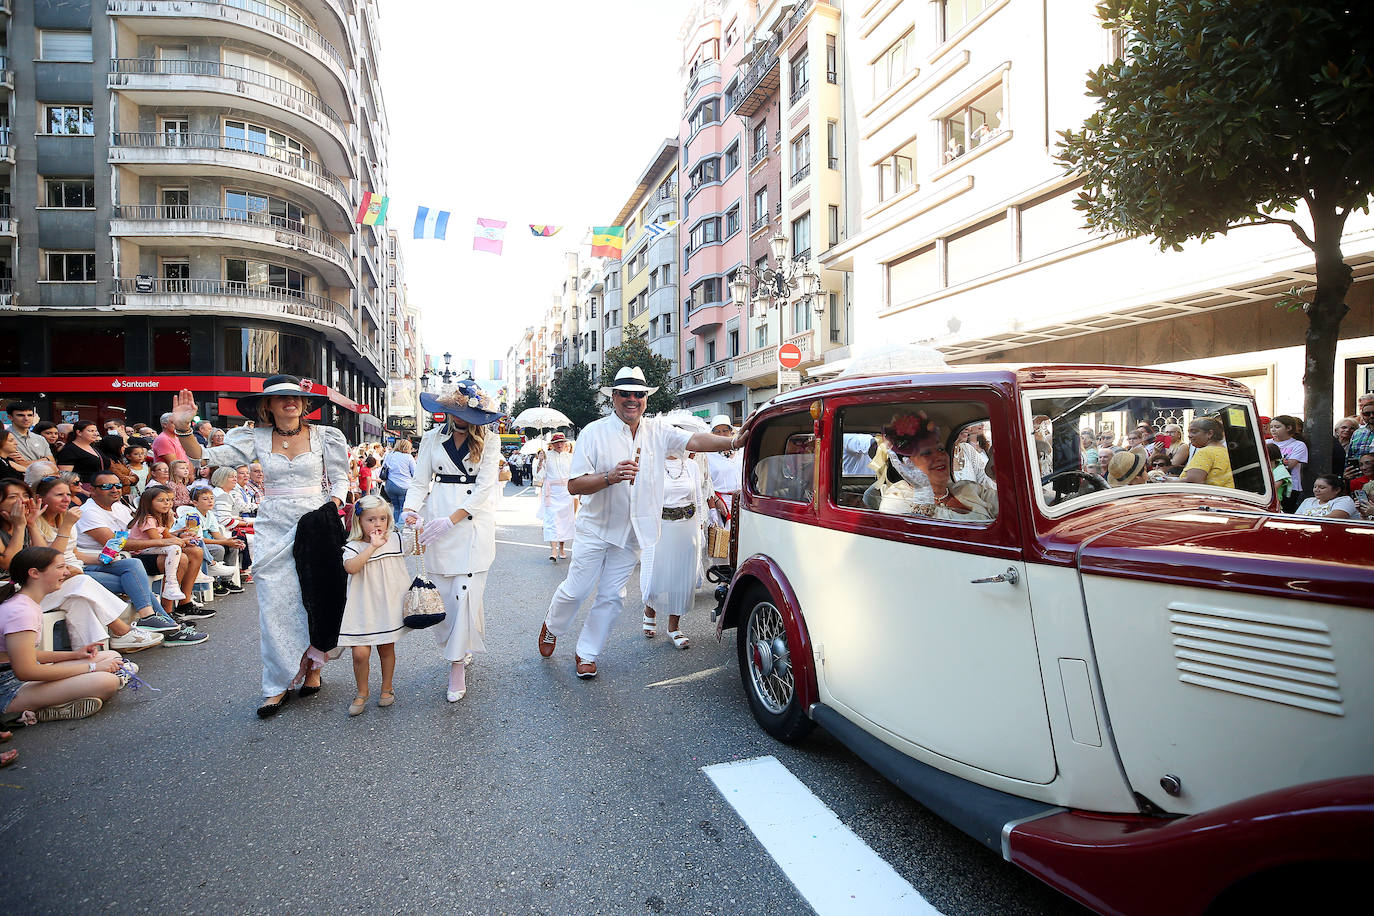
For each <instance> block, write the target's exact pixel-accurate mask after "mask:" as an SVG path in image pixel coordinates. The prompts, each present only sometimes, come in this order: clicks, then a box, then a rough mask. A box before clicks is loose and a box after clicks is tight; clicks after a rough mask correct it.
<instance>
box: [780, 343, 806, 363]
mask: <svg viewBox="0 0 1374 916" xmlns="http://www.w3.org/2000/svg"><path fill="white" fill-rule="evenodd" d="M801 359H802V357H801V347H799V346H797V345H796V344H792V343H785V344H783V345H782V346H780V347H778V365H779V366H782V367H783V368H784V369H795V368H797V367H798V366H800V365H801Z"/></svg>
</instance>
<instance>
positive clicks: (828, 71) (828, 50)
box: [825, 35, 840, 85]
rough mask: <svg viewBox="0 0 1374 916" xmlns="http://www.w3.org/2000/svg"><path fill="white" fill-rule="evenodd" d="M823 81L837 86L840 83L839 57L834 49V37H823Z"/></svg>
mask: <svg viewBox="0 0 1374 916" xmlns="http://www.w3.org/2000/svg"><path fill="white" fill-rule="evenodd" d="M825 81H826V82H827V83H835V84H837V85H838V84H839V82H840V56H839V52H838V51H836V49H835V36H834V35H827V36H825Z"/></svg>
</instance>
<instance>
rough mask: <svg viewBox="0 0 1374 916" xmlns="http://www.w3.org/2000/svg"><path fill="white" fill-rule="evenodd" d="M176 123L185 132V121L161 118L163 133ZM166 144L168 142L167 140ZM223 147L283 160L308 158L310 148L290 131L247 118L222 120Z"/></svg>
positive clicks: (169, 130)
mask: <svg viewBox="0 0 1374 916" xmlns="http://www.w3.org/2000/svg"><path fill="white" fill-rule="evenodd" d="M173 124H176V125H178V129H179V130H181V131H182V132H183V133H185V132H187V128H186V126H185V125H186V121H184V120H177V121H164V122H163V133H168V134H170V132H171V130H172V125H173ZM168 145H169V146H170V145H171V143H170V141H169V142H168ZM224 146H225V148H226V149H241V150H247V151H248V152H250V153H257V154H258V155H259V156H271V157H272V158H274V159H280V160H282V161H283V162H297V161H298V160H300V159H304V160H307V161H309V159H310V150H309V148H308V147H306V145H305V144H304V143H302V142H301V141H299V140H297V139H296V138H295V137H293V136H291V135H290V134H284V133H282V132H281V131H279V130H276V129H275V128H271V127H264V126H263V125H261V124H254V123H253V122H251V121H236V120H232V119H228V118H226V119H225V121H224Z"/></svg>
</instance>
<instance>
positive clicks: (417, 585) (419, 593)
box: [401, 529, 447, 630]
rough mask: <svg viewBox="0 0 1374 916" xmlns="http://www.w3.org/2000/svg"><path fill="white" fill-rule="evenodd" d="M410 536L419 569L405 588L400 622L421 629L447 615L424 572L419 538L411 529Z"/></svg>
mask: <svg viewBox="0 0 1374 916" xmlns="http://www.w3.org/2000/svg"><path fill="white" fill-rule="evenodd" d="M411 537H412V538H413V539H414V548H413V549H414V554H415V556H417V557H419V558H420V571H419V574H418V575H417V576H416V577H415V578H414V579H413V580H411V583H410V588H409V589H407V590H406V597H405V602H404V603H403V604H402V605H401V610H402V612H403V613H404V614H405V616H404V618H403V619H402V621H401V622H402V623H404V624H405V625H406V626H408V627H410V628H411V629H412V630H423V629H424V628H425V627H432V626H434V625H435V624H436V623H439V622H440V621H442V620H443V619H444V617H445V616H447V615H446V613H445V611H444V599H443V598H442V597H440V595H439V589H438V588H436V587H435V585H434V583H433V582H431V581H430V579H429V576H428V575H426V574H425V549H424V548H423V547H421V546H420V539H419V537H418V536H417V535H415V534H414V531H413V529H412V530H411Z"/></svg>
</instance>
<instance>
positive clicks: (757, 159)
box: [749, 146, 768, 170]
mask: <svg viewBox="0 0 1374 916" xmlns="http://www.w3.org/2000/svg"><path fill="white" fill-rule="evenodd" d="M767 158H768V147H766V146H764V147H760V148H759V149H756V150H754V151H753V152H752V153H750V154H749V168H750V169H751V170H752V169H756V168H758V167H759V165H761V164H762V163H763V162H764V160H766V159H767Z"/></svg>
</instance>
